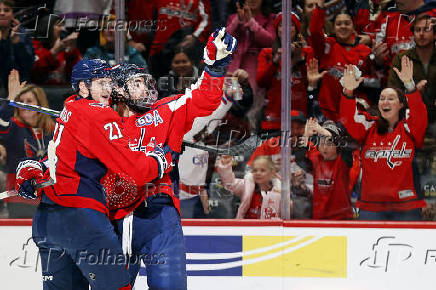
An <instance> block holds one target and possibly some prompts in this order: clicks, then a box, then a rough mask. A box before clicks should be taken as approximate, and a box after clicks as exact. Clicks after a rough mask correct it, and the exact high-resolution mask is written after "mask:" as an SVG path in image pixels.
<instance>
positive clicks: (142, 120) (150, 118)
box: [136, 110, 163, 127]
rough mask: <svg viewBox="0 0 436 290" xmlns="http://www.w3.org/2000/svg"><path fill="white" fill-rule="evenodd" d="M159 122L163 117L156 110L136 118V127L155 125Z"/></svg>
mask: <svg viewBox="0 0 436 290" xmlns="http://www.w3.org/2000/svg"><path fill="white" fill-rule="evenodd" d="M160 123H163V119H162V118H161V116H160V115H159V112H158V111H156V110H155V111H153V112H149V113H147V114H145V115H143V116H141V117H139V118H138V119H136V127H143V126H150V125H152V124H154V126H155V127H157V126H158V125H159V124H160Z"/></svg>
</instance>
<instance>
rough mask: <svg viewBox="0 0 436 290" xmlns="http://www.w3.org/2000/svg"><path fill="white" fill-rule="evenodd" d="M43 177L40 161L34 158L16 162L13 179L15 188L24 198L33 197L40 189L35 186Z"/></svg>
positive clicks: (36, 195)
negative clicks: (14, 177)
mask: <svg viewBox="0 0 436 290" xmlns="http://www.w3.org/2000/svg"><path fill="white" fill-rule="evenodd" d="M42 178H43V171H42V166H41V163H40V162H38V161H36V160H25V161H22V162H20V163H19V164H18V166H17V172H16V180H15V190H16V191H17V192H18V195H19V196H21V197H23V198H26V199H35V198H37V197H38V196H39V195H40V193H41V192H40V191H38V190H37V189H36V188H35V185H34V184H36V183H39V181H41V180H42Z"/></svg>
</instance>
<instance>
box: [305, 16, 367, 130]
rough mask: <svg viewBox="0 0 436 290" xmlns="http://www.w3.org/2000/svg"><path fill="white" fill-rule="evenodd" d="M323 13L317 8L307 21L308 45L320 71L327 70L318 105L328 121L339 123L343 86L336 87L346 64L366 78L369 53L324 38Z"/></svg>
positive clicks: (359, 44)
mask: <svg viewBox="0 0 436 290" xmlns="http://www.w3.org/2000/svg"><path fill="white" fill-rule="evenodd" d="M325 15H326V11H325V10H324V9H320V8H319V7H316V8H315V9H314V10H313V13H312V17H311V20H310V34H311V36H310V39H309V40H310V42H311V45H312V47H313V50H314V55H315V58H317V59H318V60H319V63H320V71H323V70H327V71H328V73H327V74H326V75H325V76H324V77H323V79H322V83H321V87H320V92H319V105H320V107H321V110H322V112H323V114H324V115H325V116H326V118H327V119H330V120H333V121H335V122H337V121H338V118H339V116H338V112H339V101H340V95H341V92H342V86H341V84H340V83H339V80H340V78H341V77H342V75H343V72H344V68H345V65H346V64H354V65H356V66H357V67H358V68H359V69H360V70H361V71H362V75H363V76H368V75H369V72H370V70H371V69H370V68H371V65H370V63H371V61H370V59H369V57H368V56H369V55H370V54H371V49H370V48H369V47H368V46H366V45H364V44H361V43H357V41H356V43H355V44H353V45H343V44H339V43H338V42H337V41H336V39H335V38H334V37H325V35H324V31H323V27H324V21H325Z"/></svg>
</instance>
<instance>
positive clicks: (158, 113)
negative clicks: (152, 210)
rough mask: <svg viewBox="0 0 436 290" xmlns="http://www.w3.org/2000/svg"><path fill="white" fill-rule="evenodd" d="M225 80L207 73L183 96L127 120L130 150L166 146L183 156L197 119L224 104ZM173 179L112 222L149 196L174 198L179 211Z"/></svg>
mask: <svg viewBox="0 0 436 290" xmlns="http://www.w3.org/2000/svg"><path fill="white" fill-rule="evenodd" d="M223 83H224V77H220V78H216V77H212V76H210V75H209V74H208V73H206V72H204V73H203V75H202V76H201V77H200V78H199V80H198V81H197V83H196V84H194V85H193V86H191V88H190V89H186V91H185V93H184V94H179V95H176V96H173V97H167V98H164V99H162V100H160V101H159V102H157V103H156V104H154V105H153V107H152V108H151V109H150V110H149V111H148V112H147V113H145V114H143V115H135V116H133V117H130V118H125V119H124V127H125V130H126V133H127V135H129V136H130V139H129V146H130V149H132V150H134V151H146V150H147V149H149V148H153V147H154V146H155V144H157V145H161V146H165V145H169V146H170V148H171V149H172V150H173V151H175V152H177V153H180V151H181V146H182V141H183V136H184V135H185V134H186V133H187V132H188V131H189V130H191V127H192V124H193V122H194V119H195V118H196V117H203V116H208V115H210V114H212V112H213V111H215V109H216V108H218V106H219V105H220V103H221V98H222V95H223V90H222V87H223ZM174 181H175V180H172V179H171V173H170V174H168V173H167V174H165V175H164V177H163V178H162V179H160V180H156V181H154V182H153V184H154V185H153V186H148V190H147V192H146V194H145V195H143V196H141V198H140V199H138V200H137V201H136V202H135V203H133V204H132V205H131V206H129V207H127V208H121V209H119V210H116V211H114V212H111V218H113V219H120V218H123V217H124V216H125V215H126V214H128V213H129V212H131V211H133V210H134V209H135V208H136V207H137V206H138V205H139V204H140V203H141V202H142V201H143V200H144V198H146V197H147V196H150V195H153V194H157V193H165V194H168V195H170V196H171V198H172V199H173V203H174V205H175V207H176V208H177V209H178V210H179V211H180V201H179V199H178V198H177V197H176V196H175V194H174V191H175V190H176V191H177V181H176V182H174Z"/></svg>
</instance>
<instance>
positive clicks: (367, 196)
mask: <svg viewBox="0 0 436 290" xmlns="http://www.w3.org/2000/svg"><path fill="white" fill-rule="evenodd" d="M394 71H395V72H396V73H397V75H398V77H399V79H400V80H401V81H402V82H403V84H404V86H405V88H406V90H407V92H406V95H404V94H403V92H402V91H400V90H398V89H392V88H386V89H384V90H383V91H382V92H381V94H380V100H379V102H378V110H379V114H380V115H379V116H377V117H372V116H368V115H364V114H362V113H361V112H359V111H358V110H357V108H356V100H355V99H354V97H353V90H354V89H355V88H357V86H358V85H359V83H360V82H361V81H362V79H361V78H360V79H356V78H355V74H354V68H353V67H352V66H347V67H346V69H345V72H344V95H343V96H342V97H341V106H340V112H341V113H340V115H341V121H342V123H343V124H344V125H345V127H346V129H347V131H348V133H349V134H350V135H351V136H352V137H353V138H354V139H355V140H356V141H358V142H359V143H360V144H361V146H362V147H361V160H362V161H361V162H362V189H361V196H360V198H359V200H358V201H357V203H356V206H357V207H358V208H359V209H360V211H359V218H360V219H364V220H379V219H380V220H420V219H421V208H422V207H424V206H425V201H424V200H423V199H422V195H421V193H420V189H419V186H417V184H419V183H417V180H418V179H417V178H418V176H417V169H416V164H415V151H416V148H420V147H422V145H423V141H424V133H425V130H426V128H427V111H426V107H425V105H424V103H423V101H422V98H421V94H420V93H419V91H417V90H416V88H415V84H414V82H413V62H412V61H411V60H409V59H408V58H407V57H406V56H403V58H402V59H401V71H399V70H398V69H397V68H394Z"/></svg>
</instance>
